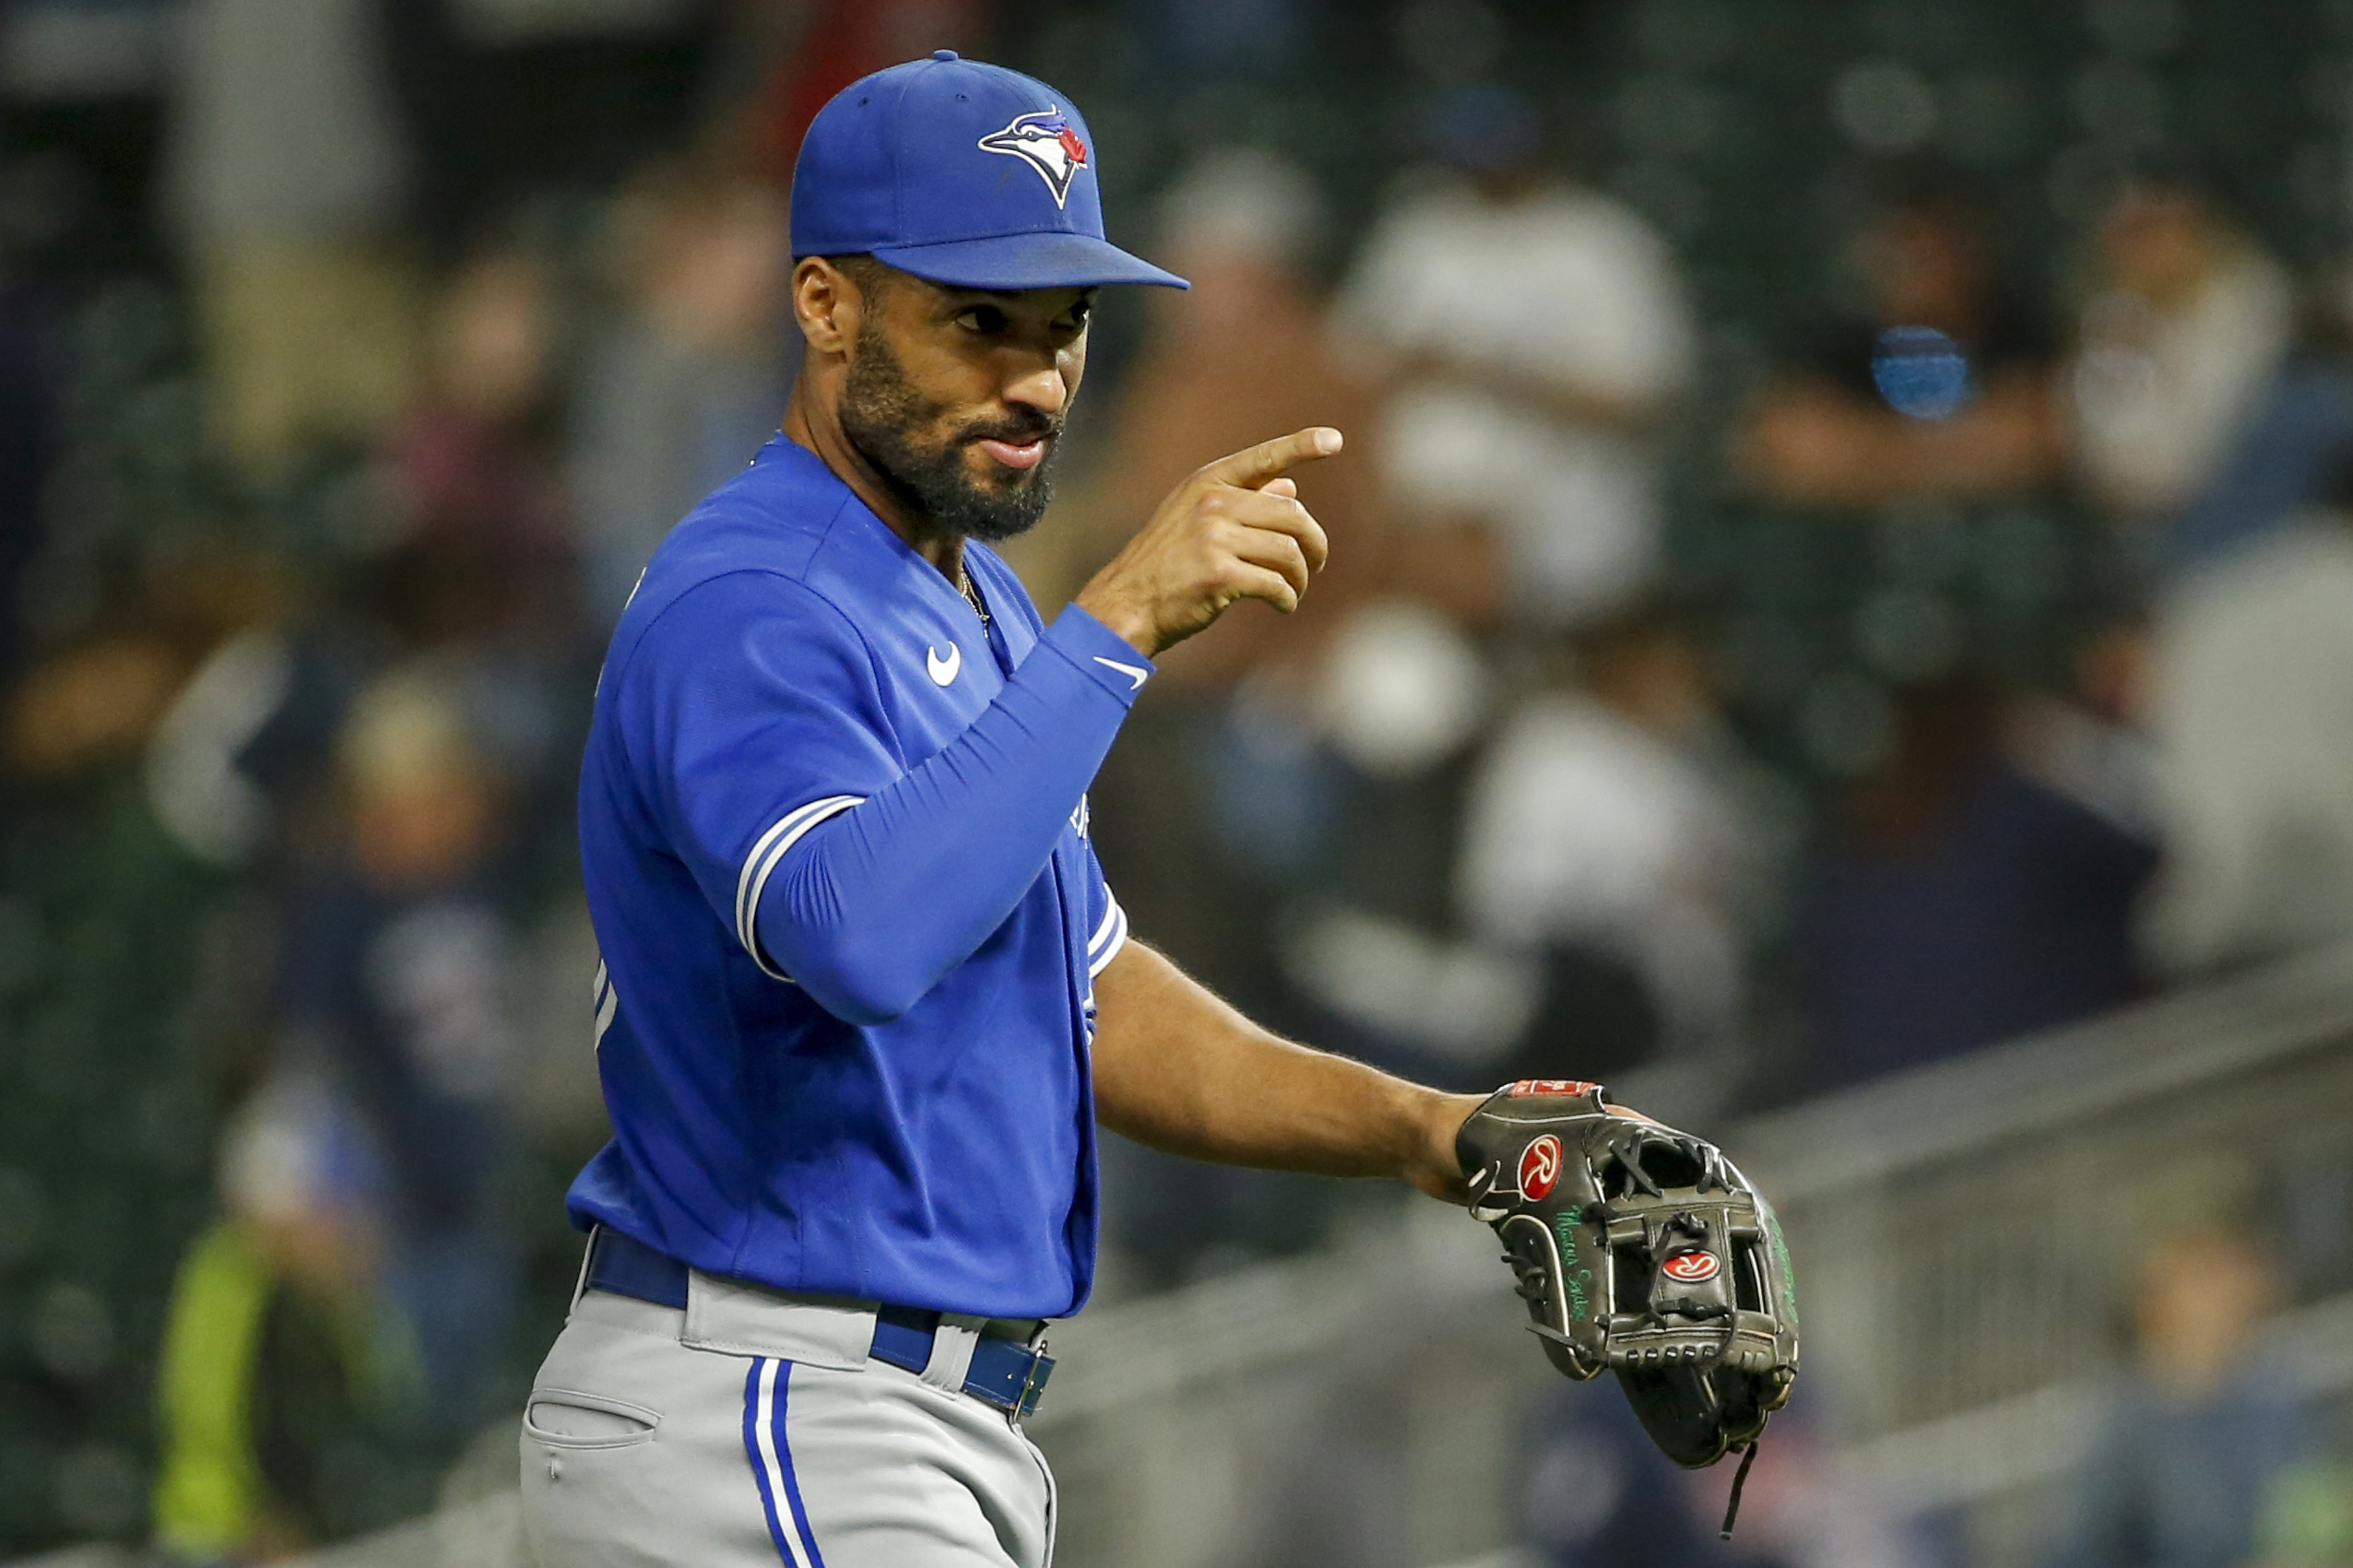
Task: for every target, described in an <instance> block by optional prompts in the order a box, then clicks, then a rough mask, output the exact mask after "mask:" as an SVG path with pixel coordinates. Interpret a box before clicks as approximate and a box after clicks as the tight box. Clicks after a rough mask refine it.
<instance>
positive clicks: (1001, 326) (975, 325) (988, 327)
mask: <svg viewBox="0 0 2353 1568" xmlns="http://www.w3.org/2000/svg"><path fill="white" fill-rule="evenodd" d="M956 324H957V325H958V326H961V327H963V328H964V330H965V331H966V332H977V333H979V334H980V335H981V336H984V337H994V336H997V335H998V334H999V333H1000V332H1003V331H1004V330H1005V328H1006V326H1007V325H1008V324H1009V323H1008V320H1007V317H1006V315H1005V312H1003V311H1000V310H999V309H998V308H997V307H996V306H994V305H975V306H974V307H972V309H970V310H968V311H966V312H964V313H963V314H962V315H959V316H958V317H957V318H956Z"/></svg>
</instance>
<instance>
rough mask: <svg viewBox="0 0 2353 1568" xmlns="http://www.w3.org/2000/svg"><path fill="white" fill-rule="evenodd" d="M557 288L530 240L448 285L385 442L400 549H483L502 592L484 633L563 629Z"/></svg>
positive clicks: (498, 252) (569, 600) (565, 560)
mask: <svg viewBox="0 0 2353 1568" xmlns="http://www.w3.org/2000/svg"><path fill="white" fill-rule="evenodd" d="M552 295H553V286H552V283H551V281H550V278H549V277H548V274H547V269H546V268H545V266H543V265H541V264H540V263H539V261H538V259H537V258H536V257H534V256H532V255H530V254H529V253H526V252H524V251H522V250H519V249H515V248H511V247H505V246H492V247H488V248H485V249H483V250H481V251H479V252H478V253H476V254H474V255H473V256H472V257H470V258H468V259H467V262H466V263H465V264H464V265H461V266H460V267H459V268H458V269H457V270H456V272H455V274H454V275H453V276H452V277H450V279H449V281H448V282H447V283H446V284H445V285H444V286H443V289H442V291H441V295H440V298H439V299H438V300H437V301H435V304H434V309H433V312H432V333H431V336H429V337H428V339H427V354H426V361H425V366H424V375H423V376H422V378H421V380H420V385H419V396H418V397H417V399H416V400H415V401H414V402H413V403H412V404H411V405H410V406H409V407H408V410H407V411H406V413H405V414H404V415H403V416H402V418H401V419H400V421H399V423H398V424H397V426H396V428H395V429H394V430H393V431H392V433H391V435H390V437H389V438H388V440H387V442H386V444H385V447H384V470H385V477H386V478H387V479H388V481H389V484H390V490H391V494H390V496H389V498H388V500H389V505H388V506H387V507H386V509H385V512H384V518H383V524H382V526H383V528H384V531H385V532H386V533H387V534H388V535H389V536H391V542H392V543H393V544H394V545H395V547H396V548H409V549H421V550H425V551H431V552H439V553H444V554H450V555H462V556H464V557H467V558H468V559H471V560H479V562H480V563H481V565H482V568H483V574H484V576H485V577H486V578H488V579H490V580H491V584H492V585H493V587H494V591H495V593H496V595H497V601H498V602H497V603H496V605H495V606H485V607H483V614H484V616H485V617H486V624H485V625H483V626H482V627H481V628H479V634H481V635H504V636H510V637H512V636H515V635H527V634H529V633H531V632H533V631H538V632H542V633H547V632H553V634H555V635H557V636H559V637H561V635H562V633H561V631H559V630H557V629H556V628H555V627H551V626H550V624H549V623H550V622H551V621H552V622H556V623H561V622H562V620H563V619H564V618H565V616H566V615H567V614H568V613H569V611H570V610H571V608H572V605H573V595H572V593H571V591H570V590H571V586H572V585H571V582H570V579H569V573H570V572H571V568H572V560H571V554H572V550H571V539H570V528H571V507H570V503H569V501H568V500H567V498H566V495H565V491H564V487H563V477H562V470H561V467H560V466H559V465H558V463H557V460H556V457H555V454H554V452H553V440H552V432H551V425H552V422H553V420H552V414H553V409H552V408H551V407H550V404H551V389H550V380H549V371H550V364H549V361H550V356H551V354H552V352H553V336H554V331H555V324H554V313H555V302H554V300H553V297H552Z"/></svg>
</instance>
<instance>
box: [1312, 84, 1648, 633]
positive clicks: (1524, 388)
mask: <svg viewBox="0 0 2353 1568" xmlns="http://www.w3.org/2000/svg"><path fill="white" fill-rule="evenodd" d="M1542 142H1543V137H1542V124H1541V121H1540V117H1539V115H1538V112H1537V110H1536V108H1535V106H1534V105H1533V104H1532V103H1531V102H1530V101H1529V100H1527V99H1525V98H1523V97H1521V96H1520V95H1519V94H1518V93H1516V92H1513V91H1510V90H1508V89H1506V88H1497V87H1479V88H1461V89H1458V90H1456V91H1453V92H1451V93H1448V94H1447V95H1445V96H1444V97H1442V98H1440V99H1439V100H1437V102H1436V104H1435V105H1434V106H1433V107H1432V109H1431V110H1430V112H1429V113H1428V116H1427V119H1426V123H1425V126H1424V136H1423V141H1422V145H1423V146H1424V147H1426V148H1427V149H1428V152H1429V154H1430V155H1431V156H1432V157H1433V158H1435V159H1437V160H1439V161H1440V162H1442V163H1443V164H1445V165H1446V166H1447V168H1448V171H1449V173H1448V177H1447V178H1446V179H1445V180H1444V181H1443V182H1441V183H1437V184H1433V185H1428V186H1425V187H1421V188H1418V189H1416V190H1414V191H1413V193H1412V194H1410V195H1406V196H1404V197H1403V198H1401V200H1399V201H1398V202H1397V203H1396V204H1394V205H1393V206H1391V208H1390V209H1389V212H1388V213H1387V214H1386V215H1385V216H1384V217H1383V218H1381V219H1380V221H1379V223H1378V225H1377V226H1376V228H1375V229H1374V230H1373V233H1372V235H1371V237H1370V238H1369V239H1368V240H1367V241H1366V243H1365V246H1364V250H1363V253H1361V254H1360V255H1359V257H1358V258H1357V261H1356V263H1355V265H1354V271H1353V273H1352V275H1351V277H1350V279H1349V281H1348V283H1347V286H1346V288H1345V289H1344V291H1343V293H1342V303H1341V321H1342V324H1343V326H1344V328H1345V329H1346V331H1347V332H1348V333H1349V334H1350V335H1351V336H1353V337H1354V339H1355V340H1357V341H1358V342H1360V343H1362V344H1364V345H1366V346H1368V347H1369V348H1371V349H1372V350H1373V351H1375V352H1376V353H1377V354H1378V357H1379V358H1380V360H1382V361H1383V362H1384V365H1385V369H1386V370H1387V371H1388V373H1389V375H1390V376H1391V377H1393V378H1394V381H1395V385H1396V390H1395V392H1394V393H1393V395H1391V396H1390V398H1389V403H1388V405H1387V407H1386V408H1385V410H1384V412H1383V414H1382V418H1381V420H1380V424H1379V426H1378V429H1377V430H1374V431H1372V432H1369V433H1371V435H1372V437H1373V450H1375V451H1377V452H1378V453H1379V454H1380V455H1381V459H1382V462H1383V463H1384V465H1385V466H1386V469H1387V478H1388V482H1389V486H1390V489H1391V495H1392V498H1393V500H1394V501H1395V503H1396V505H1397V506H1398V508H1399V510H1400V513H1401V521H1404V522H1407V523H1410V524H1413V525H1415V526H1413V527H1409V528H1408V529H1406V530H1405V531H1404V534H1403V535H1402V536H1401V539H1400V548H1401V550H1403V551H1408V552H1410V553H1411V558H1412V559H1411V560H1410V561H1409V562H1407V563H1405V564H1404V565H1402V566H1401V580H1402V581H1405V582H1408V583H1410V584H1413V585H1414V587H1415V588H1416V589H1417V590H1418V591H1420V592H1422V593H1423V594H1425V595H1427V596H1429V597H1431V598H1433V599H1434V600H1436V601H1437V602H1439V603H1442V604H1446V605H1448V607H1450V608H1452V609H1454V610H1455V611H1456V612H1457V613H1460V614H1463V615H1466V616H1468V617H1470V618H1471V619H1474V620H1479V619H1502V620H1504V621H1506V622H1508V623H1514V624H1523V625H1527V626H1531V627H1536V628H1544V627H1554V626H1562V625H1569V624H1573V623H1575V622H1577V621H1579V620H1580V619H1587V618H1590V617H1591V616H1594V615H1598V614H1602V613H1604V612H1606V611H1607V610H1609V609H1610V608H1612V607H1614V606H1616V605H1618V604H1620V603H1622V602H1624V600H1625V599H1626V596H1627V595H1630V594H1632V593H1634V592H1635V591H1636V590H1637V589H1638V588H1639V587H1640V586H1641V585H1642V584H1644V583H1646V582H1647V581H1648V580H1649V577H1650V576H1651V574H1652V573H1653V572H1654V571H1655V570H1656V568H1657V561H1658V552H1659V546H1660V541H1659V528H1660V516H1659V500H1658V494H1657V490H1658V482H1659V477H1658V463H1659V453H1658V450H1657V442H1656V440H1655V439H1654V438H1655V433H1656V431H1657V430H1658V427H1659V422H1660V420H1661V416H1662V415H1663V414H1664V412H1665V411H1666V408H1667V407H1668V405H1669V403H1670V401H1671V400H1672V399H1673V396H1674V395H1675V394H1676V393H1677V391H1678V390H1680V388H1681V387H1682V385H1683V383H1684V380H1685V376H1686V375H1687V374H1688V372H1689V361H1690V359H1691V353H1692V347H1691V337H1692V328H1691V324H1690V320H1689V317H1688V314H1687V312H1686V309H1685V303H1684V300H1683V295H1682V291H1681V289H1680V287H1679V286H1678V284H1677V281H1676V277H1675V265H1674V259H1673V255H1672V254H1671V253H1669V251H1668V249H1667V246H1666V244H1665V242H1663V241H1661V239H1660V238H1659V236H1658V235H1657V234H1656V233H1655V232H1654V231H1652V230H1651V229H1650V228H1649V225H1648V224H1646V223H1645V222H1644V221H1643V220H1642V219H1641V218H1639V217H1638V216H1637V215H1636V214H1635V213H1634V212H1633V211H1632V210H1631V209H1630V208H1628V207H1626V206H1624V205H1622V204H1620V203H1619V202H1617V201H1614V200H1613V199H1612V198H1610V197H1607V196H1604V195H1600V194H1598V193H1596V192H1593V191H1590V190H1585V189H1582V188H1580V187H1578V186H1574V185H1569V184H1565V183H1561V182H1559V181H1558V180H1556V179H1555V178H1554V177H1552V176H1551V175H1550V174H1549V173H1548V172H1547V171H1546V168H1545V165H1544V161H1543V145H1542Z"/></svg>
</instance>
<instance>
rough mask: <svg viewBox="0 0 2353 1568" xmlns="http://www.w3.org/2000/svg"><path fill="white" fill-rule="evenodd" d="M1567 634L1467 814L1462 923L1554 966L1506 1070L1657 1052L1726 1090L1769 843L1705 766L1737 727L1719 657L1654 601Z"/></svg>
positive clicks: (1624, 1060)
mask: <svg viewBox="0 0 2353 1568" xmlns="http://www.w3.org/2000/svg"><path fill="white" fill-rule="evenodd" d="M1571 647H1572V648H1573V653H1571V654H1570V655H1569V656H1570V658H1572V659H1573V661H1574V669H1573V673H1569V672H1564V674H1565V676H1566V678H1560V679H1557V680H1555V682H1553V683H1551V684H1550V685H1548V686H1547V687H1546V688H1545V689H1543V690H1539V691H1537V692H1535V693H1534V694H1532V695H1531V696H1530V697H1529V698H1528V699H1527V700H1526V701H1523V702H1522V703H1521V704H1520V705H1519V708H1518V709H1517V711H1515V712H1514V713H1512V714H1511V715H1510V717H1508V719H1507V720H1506V721H1505V722H1504V725H1503V729H1502V732H1501V734H1499V735H1498V736H1497V737H1496V740H1495V742H1494V744H1493V746H1492V747H1491V748H1490V749H1489V750H1488V752H1487V755H1486V757H1485V759H1484V761H1483V762H1482V763H1481V765H1480V770H1479V773H1478V776H1477V778H1476V780H1475V782H1474V783H1473V784H1472V793H1471V799H1470V806H1469V811H1468V816H1467V819H1466V821H1465V825H1464V828H1463V844H1462V858H1461V863H1460V868H1459V871H1458V896H1459V897H1460V900H1461V903H1462V908H1463V914H1464V920H1465V924H1466V925H1467V927H1468V929H1469V930H1470V932H1471V933H1472V935H1474V936H1475V937H1479V938H1481V939H1482V940H1484V941H1485V942H1487V943H1489V944H1491V945H1493V946H1495V947H1496V948H1498V949H1503V950H1506V951H1510V952H1515V953H1519V954H1524V955H1527V956H1529V957H1530V958H1531V959H1532V960H1533V961H1535V962H1536V963H1537V964H1538V965H1539V967H1540V968H1541V971H1542V974H1543V980H1542V993H1541V996H1542V1000H1541V1001H1540V1002H1539V1003H1538V1005H1537V1007H1536V1008H1535V1009H1534V1011H1533V1016H1532V1017H1531V1019H1530V1020H1529V1021H1528V1024H1527V1026H1526V1028H1525V1030H1524V1032H1523V1033H1522V1034H1521V1037H1520V1043H1519V1046H1518V1048H1517V1050H1516V1052H1515V1053H1514V1054H1513V1055H1511V1056H1510V1057H1509V1058H1508V1059H1507V1061H1506V1062H1505V1063H1504V1065H1503V1066H1502V1067H1500V1068H1499V1070H1498V1073H1497V1075H1496V1076H1499V1077H1503V1078H1560V1077H1602V1076H1603V1075H1607V1074H1613V1073H1622V1072H1624V1071H1625V1070H1626V1068H1627V1067H1632V1066H1636V1065H1638V1064H1641V1065H1649V1064H1651V1063H1655V1062H1657V1061H1658V1060H1660V1059H1661V1058H1664V1059H1666V1060H1667V1061H1670V1062H1673V1064H1675V1065H1676V1066H1678V1067H1684V1068H1686V1069H1690V1070H1692V1071H1693V1072H1694V1073H1695V1074H1696V1076H1697V1078H1699V1079H1705V1080H1707V1081H1706V1087H1707V1088H1708V1089H1709V1090H1712V1091H1716V1092H1722V1091H1728V1090H1730V1089H1731V1088H1732V1083H1733V1079H1734V1075H1735V1064H1734V1061H1733V1056H1734V1055H1735V1054H1736V1051H1737V1046H1738V1040H1739V1032H1740V1030H1741V1026H1742V1022H1743V1018H1742V1013H1743V1001H1744V989H1745V987H1744V975H1743V964H1742V949H1743V946H1744V940H1743V938H1744V932H1743V930H1742V925H1743V920H1742V915H1743V909H1742V905H1743V903H1744V895H1747V894H1748V893H1749V892H1750V888H1749V887H1748V885H1747V884H1748V883H1749V882H1750V880H1751V879H1752V878H1753V874H1754V871H1755V865H1754V863H1755V861H1756V854H1757V846H1756V843H1754V842H1753V839H1752V836H1751V834H1750V833H1749V832H1747V831H1744V830H1745V829H1746V826H1747V825H1746V824H1744V822H1743V821H1742V819H1741V817H1740V813H1739V811H1738V809H1737V808H1736V806H1735V804H1734V802H1733V801H1732V798H1731V797H1730V796H1729V795H1728V793H1727V791H1726V790H1725V789H1724V787H1723V785H1722V784H1721V782H1720V778H1719V777H1718V776H1717V771H1716V770H1714V769H1713V768H1711V766H1710V761H1711V759H1710V755H1709V754H1710V752H1711V750H1714V749H1720V748H1721V747H1722V746H1723V745H1724V741H1723V738H1722V735H1721V731H1720V719H1719V716H1718V714H1717V713H1716V709H1715V704H1714V699H1713V696H1712V694H1711V693H1710V691H1709V681H1708V674H1707V667H1706V664H1705V662H1704V660H1703V658H1702V655H1701V654H1700V651H1699V648H1698V646H1697V643H1696V642H1695V641H1694V639H1693V638H1692V636H1691V635H1690V633H1689V631H1688V629H1687V628H1685V626H1684V625H1683V624H1682V623H1681V622H1680V620H1679V619H1677V618H1676V617H1675V616H1674V615H1673V613H1672V612H1671V611H1669V610H1668V609H1666V608H1664V607H1661V606H1658V605H1655V604H1654V605H1650V606H1647V607H1638V608H1635V609H1632V610H1628V611H1626V612H1625V613H1623V614H1621V615H1619V616H1616V617H1614V618H1613V619H1610V620H1608V621H1605V622H1602V623H1601V624H1600V625H1597V626H1594V627H1592V628H1590V629H1588V630H1587V631H1584V632H1583V633H1580V634H1579V636H1578V637H1576V638H1575V639H1573V641H1572V643H1571ZM1694 1087H1695V1088H1697V1087H1698V1086H1697V1084H1695V1086H1694ZM1652 1098H1655V1096H1653V1097H1652ZM1685 1114H1689V1113H1687V1112H1686V1113H1685Z"/></svg>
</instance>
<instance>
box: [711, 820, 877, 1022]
mask: <svg viewBox="0 0 2353 1568" xmlns="http://www.w3.org/2000/svg"><path fill="white" fill-rule="evenodd" d="M865 798H866V797H865V796H862V795H829V796H826V797H825V798H824V799H822V800H812V801H810V803H809V804H808V805H806V806H802V807H799V808H796V809H794V810H792V811H788V812H786V814H785V815H784V816H783V817H781V818H779V819H777V821H776V823H775V825H774V827H772V828H770V829H769V830H768V831H766V832H764V833H763V834H761V835H760V838H759V841H758V842H757V843H754V844H753V845H752V846H751V854H749V855H745V856H744V857H743V871H742V873H741V875H739V876H738V877H737V878H736V910H735V913H736V940H738V941H739V942H741V943H742V944H743V950H744V951H745V952H748V953H750V954H751V961H752V962H754V963H756V964H758V965H759V966H760V973H763V974H765V975H766V976H768V977H769V978H770V979H771V980H781V981H783V982H784V983H785V984H787V985H789V984H792V983H793V977H792V976H791V975H789V974H786V973H785V972H784V971H783V970H781V969H778V968H777V967H776V966H775V965H774V964H772V963H770V962H769V961H768V958H767V955H766V954H764V953H763V952H762V951H761V950H760V894H761V892H762V891H763V890H764V889H765V888H766V887H767V886H768V878H769V877H770V875H771V874H773V873H774V871H775V869H776V866H777V863H778V862H779V861H781V860H783V859H784V857H785V853H786V851H787V850H789V849H791V848H792V846H793V845H795V844H797V843H799V842H800V841H801V836H802V835H803V834H805V833H807V832H808V831H809V830H810V829H811V828H813V827H815V826H817V824H818V823H820V822H822V821H824V820H825V819H827V818H829V817H838V816H840V815H841V814H842V813H843V812H845V811H846V810H848V809H849V808H851V807H853V806H856V805H857V804H858V803H859V802H860V801H862V800H864V799H865Z"/></svg>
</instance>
